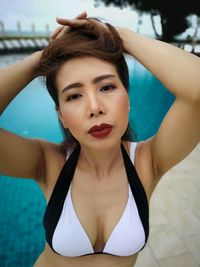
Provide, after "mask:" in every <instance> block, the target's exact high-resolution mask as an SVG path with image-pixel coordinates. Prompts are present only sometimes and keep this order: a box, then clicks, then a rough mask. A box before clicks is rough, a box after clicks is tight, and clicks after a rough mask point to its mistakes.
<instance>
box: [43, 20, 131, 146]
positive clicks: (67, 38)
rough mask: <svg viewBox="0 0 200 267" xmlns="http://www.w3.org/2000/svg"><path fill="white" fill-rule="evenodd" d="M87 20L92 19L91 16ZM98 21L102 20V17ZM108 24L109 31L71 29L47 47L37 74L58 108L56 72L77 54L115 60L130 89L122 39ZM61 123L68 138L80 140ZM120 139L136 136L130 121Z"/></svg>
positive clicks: (125, 83) (127, 89)
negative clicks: (43, 79) (44, 83)
mask: <svg viewBox="0 0 200 267" xmlns="http://www.w3.org/2000/svg"><path fill="white" fill-rule="evenodd" d="M88 19H90V21H91V18H88ZM92 19H96V18H92ZM96 20H98V21H99V19H96ZM91 22H92V21H91ZM106 25H107V27H108V29H109V31H108V30H102V29H101V30H100V29H94V28H93V29H92V30H91V29H84V28H81V29H73V28H72V29H70V30H69V31H68V32H66V33H65V34H64V35H63V36H62V37H60V38H57V39H56V40H54V41H52V42H51V43H50V44H49V45H48V46H47V47H46V48H45V49H44V51H43V54H42V57H41V60H40V64H39V67H38V75H39V76H44V77H45V82H46V87H47V90H48V92H49V94H50V95H51V97H52V98H53V100H54V102H55V105H56V109H58V108H59V101H58V90H57V86H56V76H57V73H58V71H59V69H60V67H61V66H62V64H63V63H65V62H66V61H68V60H70V59H72V58H75V57H81V56H94V57H97V58H100V59H102V60H105V61H108V62H110V63H112V64H113V65H114V66H115V68H116V70H117V73H118V75H119V78H120V80H121V82H122V84H123V85H124V87H125V89H126V91H127V92H128V91H129V74H128V67H127V64H126V61H125V58H124V56H123V51H124V47H123V42H122V40H121V38H120V36H119V34H118V33H117V31H116V30H115V28H114V27H113V26H112V25H111V24H109V23H106ZM59 122H60V121H59ZM60 126H61V129H62V132H63V135H64V138H65V139H66V141H68V142H72V143H73V142H74V141H76V142H77V140H76V139H75V138H74V137H73V135H72V134H71V133H70V131H69V130H68V129H65V128H64V127H63V126H62V124H61V122H60ZM121 139H122V140H129V141H132V140H133V139H134V133H133V131H132V129H131V127H130V125H129V124H128V127H127V129H126V131H125V133H124V135H123V136H122V138H121Z"/></svg>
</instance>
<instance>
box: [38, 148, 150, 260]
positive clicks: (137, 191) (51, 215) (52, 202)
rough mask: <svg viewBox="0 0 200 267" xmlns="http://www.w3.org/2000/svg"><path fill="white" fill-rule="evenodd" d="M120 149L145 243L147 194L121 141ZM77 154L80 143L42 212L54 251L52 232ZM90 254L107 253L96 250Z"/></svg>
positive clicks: (66, 164) (62, 203)
mask: <svg viewBox="0 0 200 267" xmlns="http://www.w3.org/2000/svg"><path fill="white" fill-rule="evenodd" d="M121 150H122V155H123V159H124V165H125V169H126V173H127V177H128V181H129V184H130V187H131V191H132V194H133V196H134V198H135V202H136V206H137V208H138V213H139V216H140V219H141V222H142V225H143V228H144V231H145V243H146V242H147V239H148V235H149V205H148V200H147V196H146V193H145V190H144V188H143V185H142V183H141V181H140V179H139V177H138V174H137V172H136V169H135V166H134V165H133V164H132V161H131V159H130V157H129V155H128V154H127V152H126V150H125V148H124V146H123V144H122V143H121ZM79 154H80V144H78V145H77V146H76V148H75V149H74V151H73V152H72V153H71V155H70V157H69V159H68V160H67V161H66V163H65V164H64V166H63V168H62V170H61V172H60V175H59V177H58V179H57V182H56V184H55V187H54V189H53V192H52V194H51V197H50V199H49V202H48V204H47V207H46V211H45V214H44V218H43V225H44V228H45V230H46V240H47V242H48V244H49V245H50V247H51V248H52V250H53V251H54V252H56V251H55V250H54V249H53V246H52V239H53V233H54V231H55V228H56V226H57V223H58V221H59V218H60V215H61V213H62V209H63V205H64V201H65V198H66V196H67V193H68V190H69V187H70V184H71V181H72V179H73V176H74V172H75V169H76V165H77V161H78V158H79ZM66 174H67V175H66ZM56 253H57V252H56ZM57 254H58V253H57ZM92 254H108V253H103V252H97V253H92ZM86 255H90V254H86ZM86 255H83V256H86ZM111 255H112V254H111Z"/></svg>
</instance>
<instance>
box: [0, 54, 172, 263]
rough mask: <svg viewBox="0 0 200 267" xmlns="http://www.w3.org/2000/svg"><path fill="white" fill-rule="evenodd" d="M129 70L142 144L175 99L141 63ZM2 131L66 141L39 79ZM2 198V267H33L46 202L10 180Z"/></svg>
mask: <svg viewBox="0 0 200 267" xmlns="http://www.w3.org/2000/svg"><path fill="white" fill-rule="evenodd" d="M4 61H5V59H4ZM1 63H2V62H1V58H0V65H1ZM129 69H130V84H131V90H130V100H131V112H130V124H131V126H132V128H133V129H134V132H135V136H136V139H135V140H136V141H139V140H144V139H147V138H148V137H150V136H152V135H154V134H155V133H156V132H157V130H158V127H159V126H160V123H161V121H162V119H163V117H164V115H165V114H166V112H167V111H168V109H169V107H170V106H171V104H172V103H173V101H174V96H173V95H172V94H171V93H169V92H168V91H167V90H166V89H165V88H164V86H163V85H162V84H161V83H160V82H159V81H158V80H157V79H156V78H155V77H154V76H153V75H152V74H151V73H150V72H149V71H147V70H146V69H145V68H144V67H143V66H142V65H140V64H139V63H138V62H135V61H129ZM0 127H2V128H5V129H7V130H10V131H12V132H14V133H17V134H19V135H22V136H26V137H36V138H44V139H48V140H49V141H53V142H60V141H61V140H62V134H61V132H60V129H59V124H58V120H57V116H56V113H55V109H54V104H53V102H52V100H51V98H50V97H49V95H48V93H47V91H46V89H45V87H44V85H43V83H42V81H41V80H39V79H35V80H34V81H32V82H31V83H30V84H29V85H28V86H27V87H26V89H25V90H23V91H22V92H21V93H20V94H19V95H18V96H17V97H16V98H15V99H14V100H13V101H12V103H11V104H10V105H9V106H8V108H7V109H6V111H5V112H4V114H3V115H2V116H1V118H0ZM10 149H12V148H10ZM0 196H1V201H0V229H1V231H0V267H29V266H32V265H33V263H34V262H35V260H36V258H37V257H38V255H39V254H40V253H41V251H42V250H43V247H44V229H43V225H42V219H43V214H44V210H45V206H46V202H45V199H44V196H43V195H42V193H41V191H40V189H39V187H38V185H37V184H36V183H35V182H34V181H32V180H27V179H20V178H18V179H15V178H12V177H4V176H1V177H0Z"/></svg>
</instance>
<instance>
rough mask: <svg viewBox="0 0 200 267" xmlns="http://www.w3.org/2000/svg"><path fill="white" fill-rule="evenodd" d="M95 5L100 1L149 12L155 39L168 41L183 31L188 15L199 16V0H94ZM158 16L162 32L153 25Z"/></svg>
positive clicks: (188, 22)
mask: <svg viewBox="0 0 200 267" xmlns="http://www.w3.org/2000/svg"><path fill="white" fill-rule="evenodd" d="M95 1H96V3H97V5H99V4H100V3H101V2H102V3H104V4H105V5H106V6H109V5H111V4H113V5H114V6H118V7H120V8H123V7H126V6H130V7H131V8H132V9H136V10H138V11H142V12H147V13H150V16H151V22H152V26H153V29H154V32H155V35H156V38H157V39H160V40H163V41H166V42H170V41H173V40H174V39H175V36H176V35H178V34H181V33H183V32H184V31H185V30H186V29H187V28H188V27H190V26H191V22H190V21H189V20H188V16H189V15H192V14H195V15H197V16H198V17H199V16H200V1H198V0H190V1H187V2H186V1H183V0H162V1H161V0H95ZM156 15H159V16H160V22H161V29H162V33H161V34H159V33H158V32H157V30H156V27H155V23H154V21H155V19H154V18H155V16H156Z"/></svg>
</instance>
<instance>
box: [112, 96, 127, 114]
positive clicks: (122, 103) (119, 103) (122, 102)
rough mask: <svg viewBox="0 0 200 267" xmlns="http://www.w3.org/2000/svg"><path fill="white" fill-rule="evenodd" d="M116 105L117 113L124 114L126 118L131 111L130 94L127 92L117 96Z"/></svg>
mask: <svg viewBox="0 0 200 267" xmlns="http://www.w3.org/2000/svg"><path fill="white" fill-rule="evenodd" d="M114 106H115V110H116V113H117V114H119V116H120V117H123V116H124V118H126V116H128V113H129V108H128V106H129V98H128V95H127V94H126V93H122V94H119V95H118V96H117V97H116V98H115V103H114Z"/></svg>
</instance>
